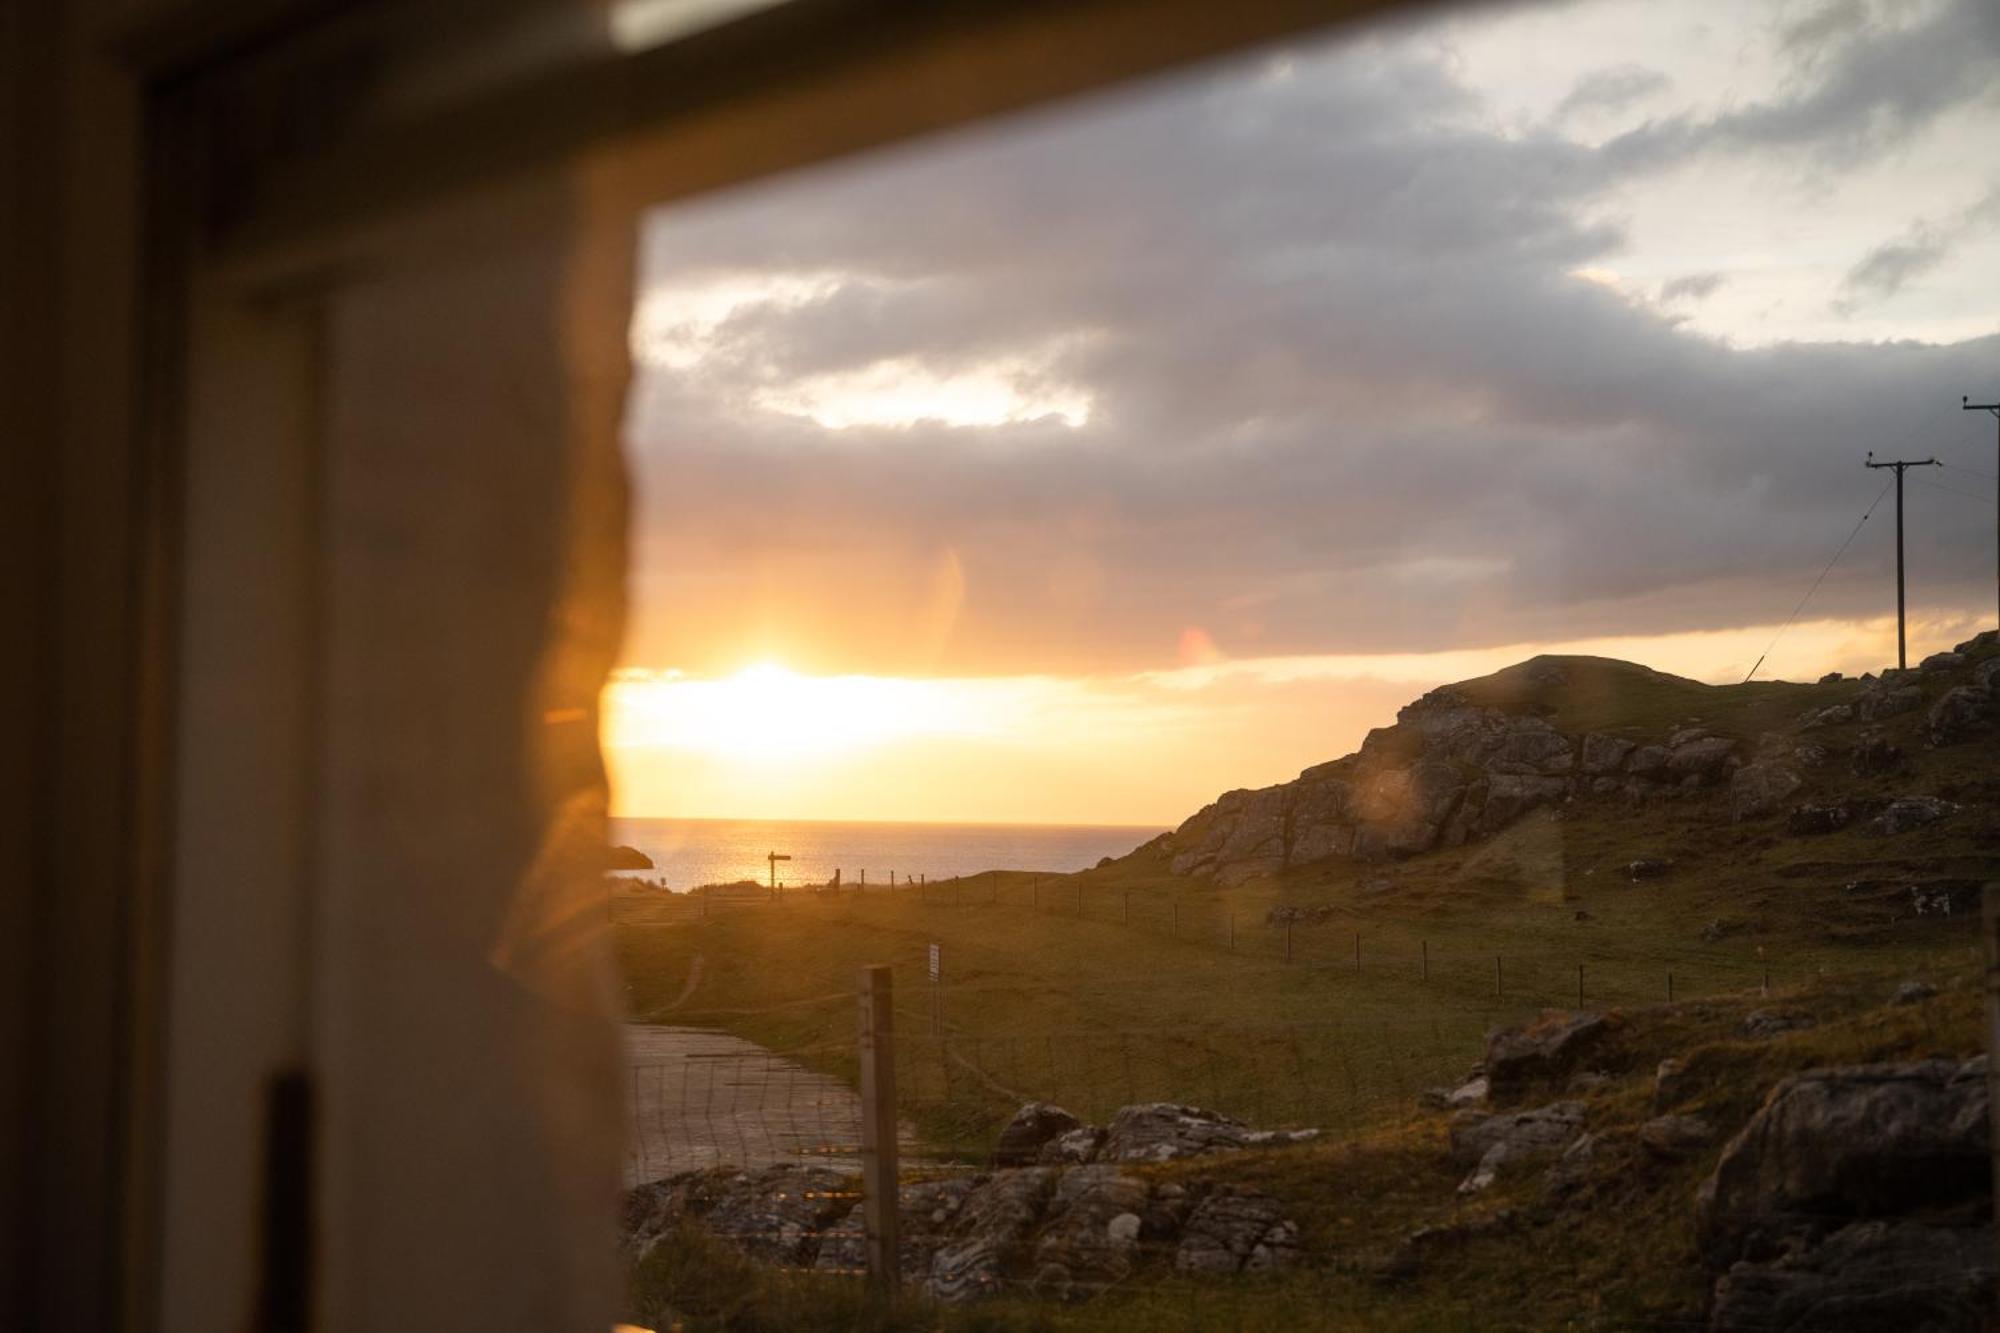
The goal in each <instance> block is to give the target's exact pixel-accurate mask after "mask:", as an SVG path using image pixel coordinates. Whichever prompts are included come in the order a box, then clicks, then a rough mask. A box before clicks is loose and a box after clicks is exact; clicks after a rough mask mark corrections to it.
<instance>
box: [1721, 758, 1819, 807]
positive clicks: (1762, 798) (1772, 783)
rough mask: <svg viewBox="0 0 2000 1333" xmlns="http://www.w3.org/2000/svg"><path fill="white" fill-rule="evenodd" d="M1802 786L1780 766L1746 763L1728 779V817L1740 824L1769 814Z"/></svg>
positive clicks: (1802, 779)
mask: <svg viewBox="0 0 2000 1333" xmlns="http://www.w3.org/2000/svg"><path fill="white" fill-rule="evenodd" d="M1805 785H1806V780H1805V779H1804V778H1802V777H1800V776H1799V775H1798V774H1797V773H1796V772H1794V771H1793V770H1791V769H1789V768H1787V767H1785V766H1784V765H1783V764H1772V763H1756V764H1745V765H1744V766H1743V767H1741V768H1739V769H1737V770H1736V772H1735V773H1734V774H1733V775H1732V776H1731V777H1730V779H1729V817H1730V818H1731V819H1734V820H1738V821H1741V820H1745V819H1755V818H1757V817H1759V816H1761V815H1768V814H1771V813H1773V812H1774V811H1776V810H1778V809H1780V808H1782V807H1783V806H1784V804H1785V802H1786V801H1787V800H1789V799H1790V798H1791V796H1792V794H1793V793H1794V792H1796V791H1798V789H1799V788H1801V787H1803V786H1805Z"/></svg>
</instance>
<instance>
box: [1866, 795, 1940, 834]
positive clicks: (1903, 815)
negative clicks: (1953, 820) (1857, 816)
mask: <svg viewBox="0 0 2000 1333" xmlns="http://www.w3.org/2000/svg"><path fill="white" fill-rule="evenodd" d="M1957 810H1958V807H1957V806H1955V805H1953V804H1952V803H1951V802H1950V801H1946V800H1940V799H1939V798H1938V797H1935V796H1899V797H1897V798H1896V799H1895V800H1893V801H1891V802H1889V805H1888V807H1887V808H1886V809H1884V810H1883V811H1882V813H1881V814H1879V815H1877V816H1875V818H1874V819H1872V820H1870V821H1869V822H1868V832H1870V833H1873V834H1875V835H1876V836H1878V837H1883V838H1890V837H1894V836H1896V835H1897V834H1899V833H1908V832H1910V831H1911V830H1913V829H1920V828H1923V827H1924V826H1925V825H1927V824H1935V823H1937V822H1938V821H1939V820H1940V819H1945V818H1948V817H1949V816H1951V815H1952V814H1954V813H1956V812H1957Z"/></svg>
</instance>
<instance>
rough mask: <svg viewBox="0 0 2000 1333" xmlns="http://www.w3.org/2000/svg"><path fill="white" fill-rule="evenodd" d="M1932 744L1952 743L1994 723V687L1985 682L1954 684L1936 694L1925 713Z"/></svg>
mask: <svg viewBox="0 0 2000 1333" xmlns="http://www.w3.org/2000/svg"><path fill="white" fill-rule="evenodd" d="M1925 724H1926V727H1927V728H1928V730H1929V731H1930V737H1931V744H1932V745H1955V744H1957V743H1958V742H1959V741H1962V740H1964V739H1966V738H1967V737H1969V736H1972V735H1974V734H1975V733H1977V732H1981V731H1984V730H1986V728H1988V727H1989V726H1991V725H1992V724H1993V691H1992V690H1991V689H1989V688H1988V687H1986V686H1984V685H1954V686H1952V687H1951V688H1950V689H1948V690H1946V691H1945V692H1944V693H1943V694H1942V695H1939V696H1938V701H1937V702H1936V703H1934V704H1932V705H1931V711H1930V713H1929V714H1928V715H1927V716H1926V717H1925Z"/></svg>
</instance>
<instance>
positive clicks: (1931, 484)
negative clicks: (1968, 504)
mask: <svg viewBox="0 0 2000 1333" xmlns="http://www.w3.org/2000/svg"><path fill="white" fill-rule="evenodd" d="M1910 480H1911V481H1913V482H1915V483H1916V484H1917V485H1919V486H1923V487H1927V488H1928V489H1930V490H1933V491H1943V492H1944V493H1945V494H1946V495H1958V496H1963V497H1964V498H1965V499H1967V500H1977V501H1979V503H1981V504H1985V503H1987V502H1988V501H1990V500H1991V499H1992V498H1993V497H1992V496H1991V495H1981V494H1980V493H1979V492H1978V491H1961V490H1960V489H1958V487H1956V486H1946V485H1944V484H1943V483H1942V482H1936V481H1925V480H1924V479H1923V478H1922V477H1911V478H1910Z"/></svg>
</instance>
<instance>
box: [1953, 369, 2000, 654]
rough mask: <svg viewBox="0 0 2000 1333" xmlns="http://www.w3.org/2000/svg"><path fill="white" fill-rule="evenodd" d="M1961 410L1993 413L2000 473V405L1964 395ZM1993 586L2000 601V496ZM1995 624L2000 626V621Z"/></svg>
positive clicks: (1995, 507)
mask: <svg viewBox="0 0 2000 1333" xmlns="http://www.w3.org/2000/svg"><path fill="white" fill-rule="evenodd" d="M1958 403H1959V409H1960V410H1961V411H1965V412H1991V413H1992V414H1993V421H1994V425H1995V429H1994V432H1993V461H1994V463H1995V464H1996V466H1995V467H1994V469H1993V470H1994V471H1995V472H2000V403H1975V402H1973V401H1972V400H1971V399H1970V398H1967V397H1966V396H1965V395H1964V394H1960V395H1959V397H1958ZM1993 585H1994V594H1995V597H1996V599H2000V495H1995V496H1994V498H1993ZM1994 624H1996V625H2000V620H1995V621H1994Z"/></svg>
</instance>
